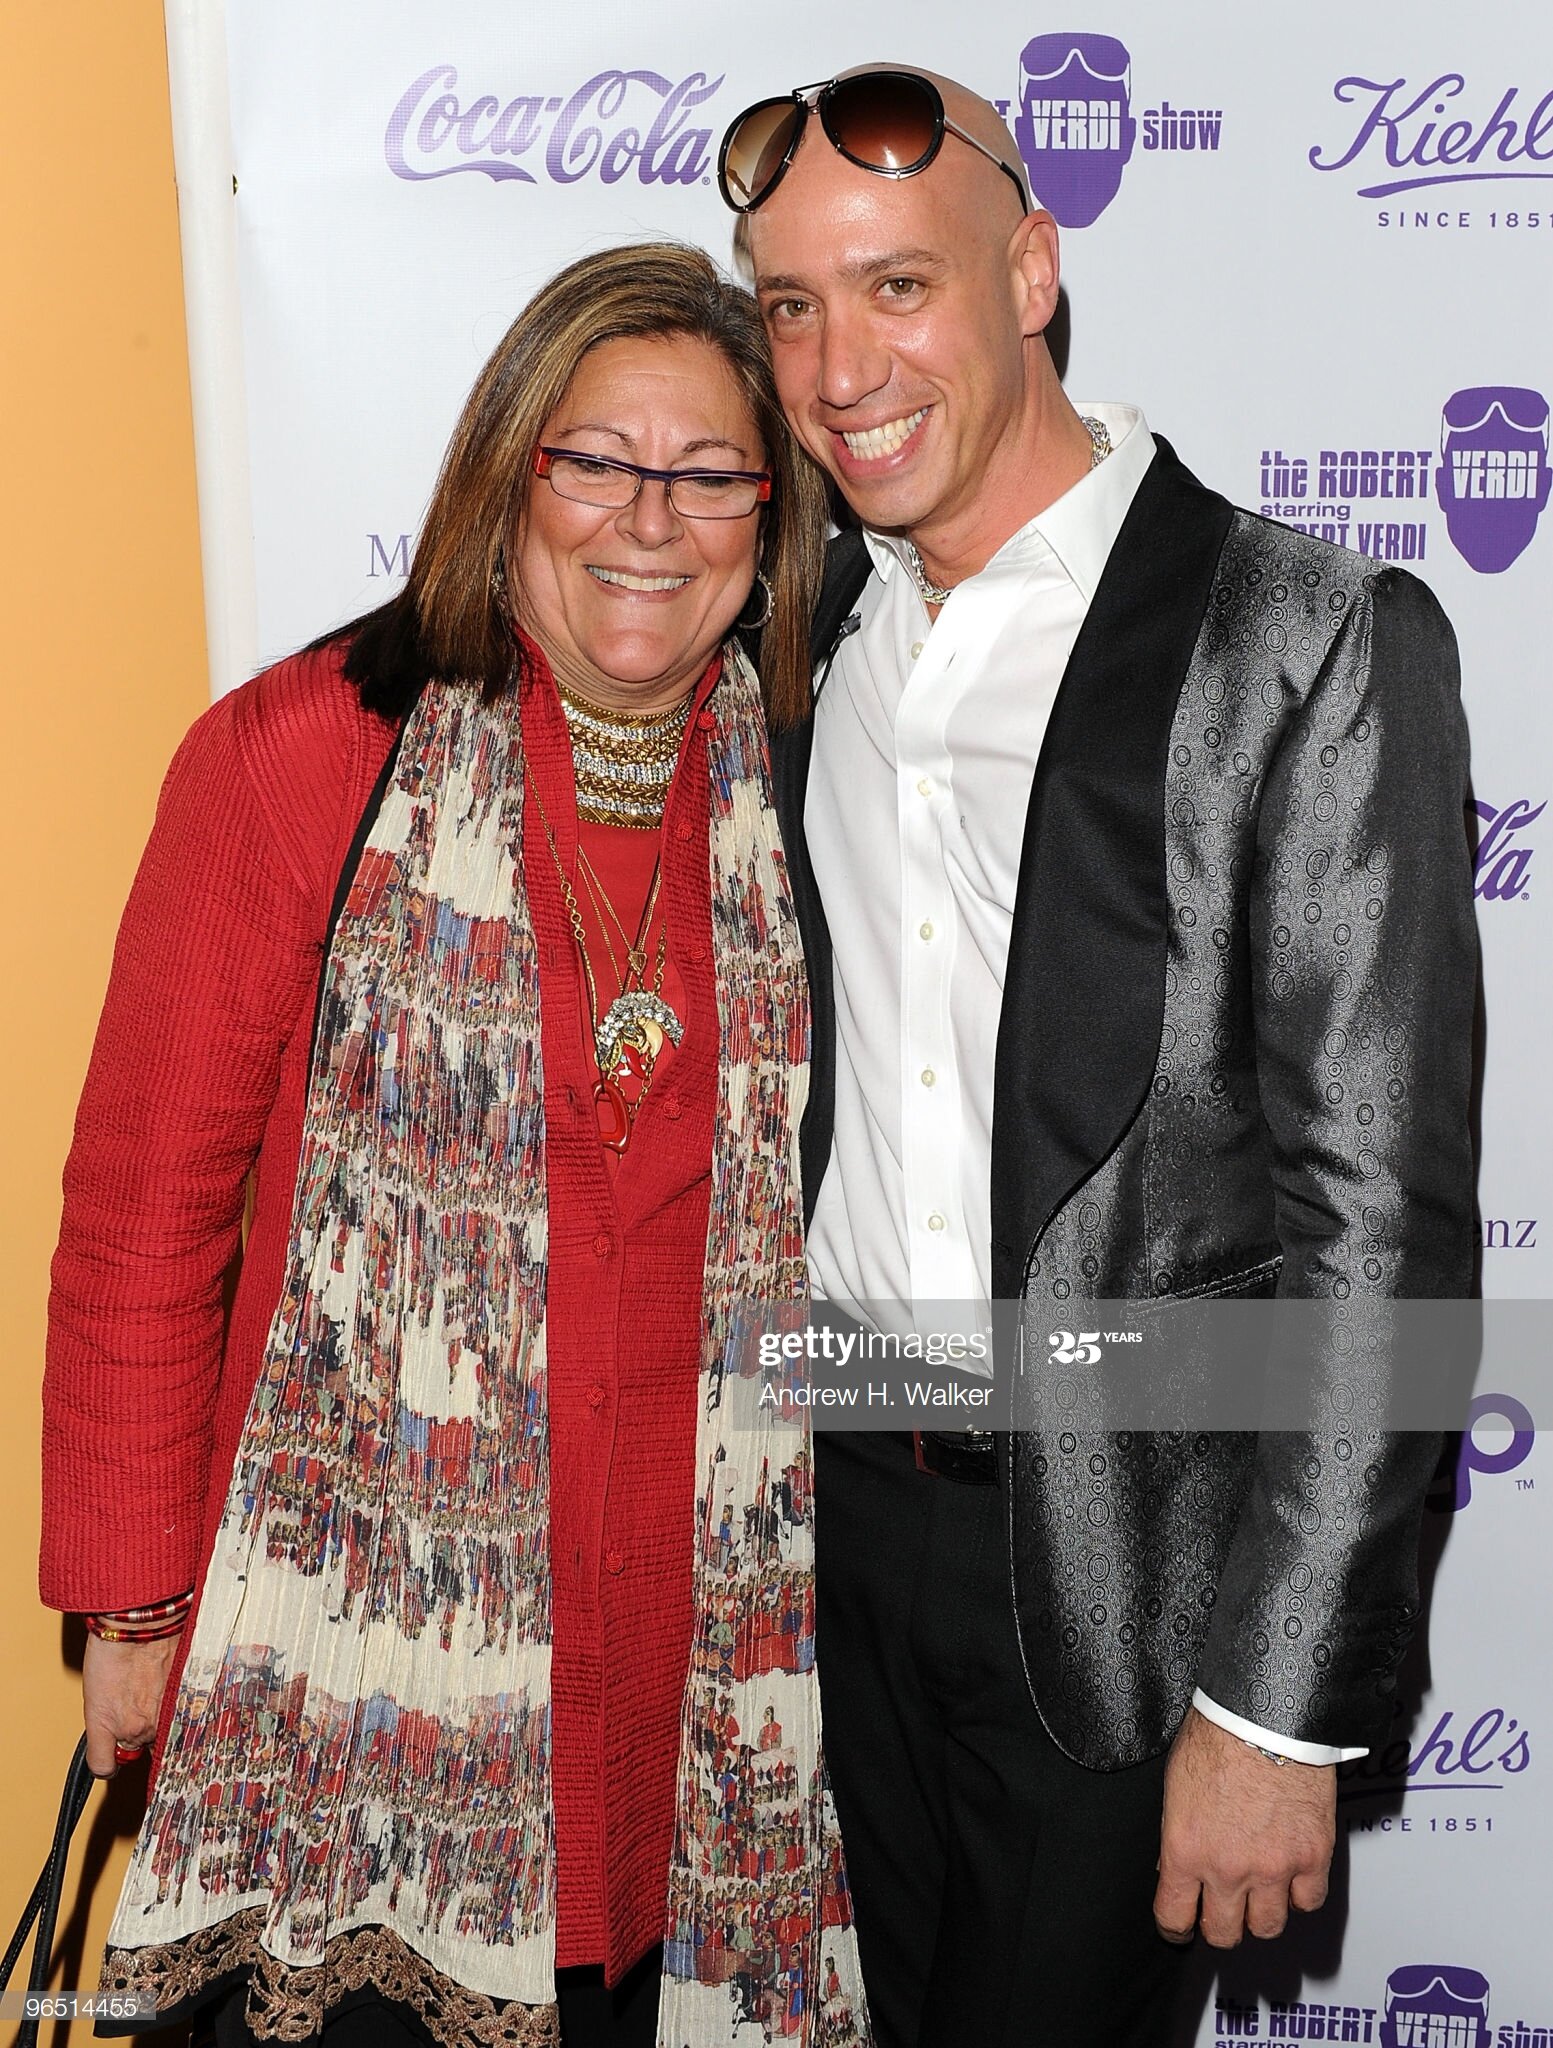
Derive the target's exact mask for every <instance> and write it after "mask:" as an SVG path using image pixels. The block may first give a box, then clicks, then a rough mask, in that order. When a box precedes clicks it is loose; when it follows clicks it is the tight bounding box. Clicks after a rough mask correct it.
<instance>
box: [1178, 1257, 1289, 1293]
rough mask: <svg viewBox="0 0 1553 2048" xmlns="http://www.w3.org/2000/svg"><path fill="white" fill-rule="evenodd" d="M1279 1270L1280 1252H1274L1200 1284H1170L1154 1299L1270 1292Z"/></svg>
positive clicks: (1280, 1267) (1274, 1284)
mask: <svg viewBox="0 0 1553 2048" xmlns="http://www.w3.org/2000/svg"><path fill="white" fill-rule="evenodd" d="M1282 1270H1283V1254H1282V1252H1275V1253H1274V1254H1273V1256H1272V1257H1271V1258H1270V1259H1260V1260H1258V1262H1257V1263H1256V1265H1254V1266H1242V1267H1241V1268H1240V1270H1239V1271H1238V1272H1235V1273H1227V1274H1225V1275H1224V1276H1223V1278H1221V1279H1218V1280H1205V1281H1204V1282H1203V1284H1202V1286H1201V1287H1179V1288H1173V1289H1172V1290H1171V1292H1170V1293H1169V1294H1156V1295H1154V1296H1152V1297H1151V1298H1152V1299H1153V1300H1154V1301H1211V1300H1213V1299H1214V1298H1215V1297H1216V1296H1218V1295H1221V1294H1260V1293H1261V1292H1262V1291H1263V1289H1264V1288H1266V1289H1267V1290H1268V1291H1269V1292H1271V1289H1272V1287H1276V1286H1277V1284H1278V1275H1279V1274H1280V1273H1281V1272H1282Z"/></svg>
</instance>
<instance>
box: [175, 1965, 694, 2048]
mask: <svg viewBox="0 0 1553 2048" xmlns="http://www.w3.org/2000/svg"><path fill="white" fill-rule="evenodd" d="M662 1968H663V1952H662V1950H661V1949H654V1950H653V1951H652V1952H651V1954H650V1955H646V1956H643V1958H642V1960H641V1961H640V1962H639V1963H638V1964H637V1965H636V1966H635V1968H634V1969H632V1970H631V1971H629V1972H628V1973H627V1975H626V1976H625V1977H623V1978H622V1979H621V1981H620V1983H618V1984H617V1985H616V1986H615V1988H614V1989H613V1991H610V1990H607V1989H606V1988H605V1984H604V1973H603V1971H602V1970H600V1969H579V1970H557V1972H556V1999H557V2001H558V2003H559V2005H560V2008H561V2043H562V2048H653V2044H654V2042H655V2041H656V2040H657V2038H658V1980H659V1976H660V1974H661V1972H662ZM246 2001H247V1993H246V1991H244V1990H238V1991H236V1992H234V1993H233V1994H231V1996H229V1997H228V1998H227V1999H226V2000H225V2001H224V2002H223V2003H222V2004H221V2005H220V2006H219V2007H218V2008H217V2010H216V2011H215V2013H214V2014H213V2015H212V2016H211V2022H210V2023H211V2024H213V2026H214V2032H213V2033H211V2034H202V2033H201V2031H200V2030H199V2029H198V2028H196V2030H195V2034H194V2043H195V2044H199V2043H201V2042H202V2041H207V2040H208V2041H210V2042H212V2043H213V2048H261V2044H259V2043H257V2042H256V2041H255V2039H254V2036H253V2034H252V2033H251V2032H250V2031H249V2029H248V2026H247V2024H246V2022H245V2021H244V2018H243V2008H244V2005H245V2003H246ZM322 2048H435V2044H433V2042H432V2037H431V2035H430V2034H428V2033H427V2031H426V2029H425V2028H424V2027H423V2026H422V2025H421V2023H420V2021H419V2020H418V2019H417V2018H416V2017H415V2015H414V2014H413V2013H410V2012H407V2011H405V2009H404V2008H403V2007H402V2006H398V2005H391V2004H389V2003H388V2002H387V2001H386V2000H384V1999H381V1998H378V1997H375V1996H374V1995H373V1994H372V1993H371V1992H364V1993H361V1994H359V1995H358V1996H357V1997H355V1998H354V1999H350V2000H347V2001H346V2002H345V2003H344V2004H343V2005H342V2007H341V2009H340V2010H339V2011H338V2012H337V2013H332V2014H331V2015H330V2016H329V2018H328V2019H327V2020H326V2021H325V2022H324V2030H323V2036H322Z"/></svg>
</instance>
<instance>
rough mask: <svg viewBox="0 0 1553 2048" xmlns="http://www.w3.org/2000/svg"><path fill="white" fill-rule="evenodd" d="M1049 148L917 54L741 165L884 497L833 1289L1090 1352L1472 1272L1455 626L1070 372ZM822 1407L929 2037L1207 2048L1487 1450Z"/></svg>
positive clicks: (887, 1923) (803, 871) (808, 864)
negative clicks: (908, 1422)
mask: <svg viewBox="0 0 1553 2048" xmlns="http://www.w3.org/2000/svg"><path fill="white" fill-rule="evenodd" d="M1018 162H1019V159H1018V157H1017V155H1016V153H1015V151H1014V147H1013V144H1012V142H1011V141H1010V138H1009V136H1008V133H1007V131H1006V129H1005V128H1004V127H1003V125H1002V123H1001V122H1000V121H999V120H998V119H997V117H996V115H995V114H994V112H993V110H992V109H991V108H990V107H989V106H987V105H986V104H985V103H984V102H983V101H981V100H979V99H977V98H976V97H975V96H974V95H972V94H970V93H969V92H967V91H966V90H965V89H964V88H962V87H959V86H956V85H954V84H953V83H951V82H949V81H947V80H942V79H934V78H932V77H930V76H929V75H928V74H920V73H909V74H906V75H905V77H904V78H903V77H902V75H901V73H899V72H898V71H890V70H888V69H881V68H879V67H864V68H862V69H860V70H858V71H856V72H853V73H849V74H847V75H846V78H845V79H844V80H842V81H838V82H836V83H835V84H834V85H833V86H832V87H831V88H829V89H827V90H826V91H824V92H820V93H818V94H816V93H815V92H813V91H810V92H809V94H808V96H807V97H806V98H804V99H799V98H798V97H797V96H794V97H793V98H791V99H789V100H788V101H786V102H782V101H773V102H769V103H764V104H763V105H762V106H761V107H760V108H757V109H755V110H752V112H751V114H750V115H749V116H748V117H741V118H740V120H739V121H738V122H735V123H734V125H733V127H732V128H731V129H730V131H729V136H728V139H727V142H726V143H725V148H724V157H723V162H722V175H723V186H724V196H725V197H726V198H728V199H729V200H730V202H731V203H733V204H734V205H736V206H737V207H739V208H741V209H743V211H744V218H743V220H742V221H741V223H740V229H739V235H738V241H739V243H740V245H741V248H742V250H743V252H744V253H745V254H746V255H747V257H748V260H749V263H750V266H751V269H752V274H753V278H754V284H755V289H756V291H757V293H758V296H759V299H760V303H761V306H762V309H763V312H764V316H765V320H766V324H767V328H768V331H769V333H770V336H771V341H772V346H773V351H774V355H775V360H776V368H777V378H778V383H779V386H780V389H781V393H782V398H783V402H784V404H785V406H786V410H787V414H788V417H789V419H790V421H791V423H792V426H793V429H794V431H795V432H796V433H797V434H798V436H799V437H800V439H801V440H802V441H803V443H804V445H805V446H806V447H807V448H808V450H809V452H810V453H811V454H812V455H813V456H814V458H815V460H816V461H817V462H819V463H820V464H821V465H822V466H823V467H824V468H825V469H826V470H827V471H828V472H829V473H830V475H831V477H832V478H833V479H834V481H835V483H836V485H837V487H838V488H839V490H840V492H841V493H842V495H843V496H844V497H845V498H846V500H847V501H848V503H849V504H850V506H851V508H852V510H853V512H854V513H855V514H856V517H857V519H858V521H859V523H860V526H861V532H855V533H848V534H844V535H843V536H842V537H841V538H840V539H839V540H838V541H837V542H835V543H834V544H833V547H832V550H831V559H830V563H829V568H828V574H827V581H826V589H825V594H824V597H823V599H822V602H821V605H820V609H819V615H818V619H817V624H816V635H815V656H816V683H817V688H818V695H817V702H816V708H815V711H814V714H813V717H812V719H811V720H810V721H809V722H808V723H806V724H805V725H803V726H802V727H800V728H797V729H795V730H791V731H789V732H787V733H785V734H783V735H781V736H779V738H778V740H777V742H776V745H775V749H774V758H775V766H776V773H777V778H778V795H779V804H780V805H781V806H782V809H783V822H784V833H785V837H786V842H787V847H788V852H789V859H790V862H791V867H792V874H793V887H794V891H795V895H796V897H797V901H798V904H799V909H800V914H801V916H802V919H803V923H804V930H805V944H806V949H807V952H808V957H809V965H810V975H811V981H812V989H813V1002H814V1015H815V1041H814V1056H813V1073H812V1089H811V1107H810V1113H809V1116H808V1120H807V1122H806V1125H805V1131H804V1146H805V1181H806V1197H807V1200H808V1203H809V1205H810V1208H811V1211H812V1222H811V1233H812V1234H811V1246H812V1252H811V1264H812V1270H813V1276H814V1281H815V1287H816V1291H817V1292H818V1293H820V1294H822V1295H824V1296H826V1297H828V1298H829V1299H830V1300H831V1301H833V1302H837V1303H840V1304H841V1305H842V1306H843V1307H846V1308H850V1309H852V1310H853V1311H854V1312H858V1313H866V1312H867V1310H866V1308H865V1305H869V1304H875V1305H876V1304H881V1303H889V1302H891V1301H894V1302H897V1303H902V1304H906V1305H907V1307H906V1311H905V1312H906V1313H907V1314H908V1315H909V1313H910V1307H909V1305H910V1304H911V1303H912V1302H917V1303H922V1302H925V1301H934V1302H951V1301H968V1302H977V1303H981V1304H985V1303H987V1302H989V1301H991V1300H995V1299H996V1300H1003V1299H1006V1300H1017V1299H1018V1298H1019V1297H1021V1296H1022V1297H1023V1300H1024V1315H1025V1326H1026V1330H1027V1332H1034V1333H1036V1341H1037V1344H1038V1345H1039V1346H1041V1348H1042V1351H1043V1355H1044V1338H1043V1337H1041V1336H1040V1334H1039V1333H1041V1332H1043V1331H1049V1330H1050V1329H1051V1328H1053V1327H1054V1326H1055V1325H1056V1324H1058V1323H1062V1322H1072V1321H1073V1320H1074V1316H1073V1312H1072V1311H1071V1310H1068V1311H1063V1310H1061V1309H1060V1308H1059V1306H1058V1305H1059V1304H1062V1303H1065V1302H1066V1303H1076V1302H1079V1301H1082V1300H1083V1299H1085V1298H1091V1299H1097V1300H1099V1299H1106V1298H1116V1297H1141V1296H1147V1297H1150V1298H1153V1299H1156V1300H1157V1299H1161V1298H1164V1299H1169V1298H1171V1297H1177V1296H1201V1295H1208V1294H1237V1293H1245V1294H1252V1295H1259V1294H1267V1295H1271V1294H1277V1295H1280V1296H1283V1297H1287V1298H1291V1299H1293V1298H1301V1297H1305V1298H1312V1299H1317V1300H1343V1299H1347V1298H1349V1297H1350V1296H1357V1297H1360V1298H1362V1297H1364V1296H1366V1295H1368V1296H1372V1297H1373V1296H1440V1295H1459V1294H1464V1293H1466V1292H1467V1291H1468V1285H1469V1281H1470V1274H1471V1249H1472V1246H1471V1215H1472V1193H1471V1179H1472V1169H1471V1158H1470V1147H1469V1139H1468V1113H1467V1112H1468V1095H1469V1066H1470V1053H1469V1044H1470V1018H1471V1010H1472V1002H1473V988H1474V975H1475V950H1474V947H1475V942H1474V936H1473V920H1472V904H1471V881H1470V873H1469V865H1468V854H1467V847H1466V842H1465V834H1464V829H1463V810H1462V807H1463V801H1464V798H1465V794H1466V786H1465V776H1466V770H1465V759H1466V755H1465V739H1464V732H1463V725H1462V720H1461V714H1460V709H1459V705H1458V701H1457V675H1456V664H1455V654H1454V643H1453V641H1452V637H1451V633H1450V629H1449V627H1448V625H1447V623H1446V622H1445V620H1444V618H1443V617H1442V615H1441V613H1440V611H1439V608H1438V606H1437V605H1436V604H1435V602H1434V599H1433V598H1432V597H1431V596H1430V594H1429V592H1428V591H1427V590H1426V589H1424V588H1423V586H1422V585H1420V584H1419V583H1417V582H1415V581H1413V580H1412V579H1410V578H1409V577H1408V576H1406V575H1405V574H1403V573H1401V572H1399V571H1396V570H1391V569H1387V570H1376V569H1375V568H1374V567H1373V566H1372V565H1370V564H1368V563H1366V562H1365V561H1363V560H1362V559H1360V558H1359V557H1357V556H1354V555H1351V554H1348V553H1346V552H1342V551H1340V550H1337V549H1335V548H1331V547H1327V546H1324V545H1322V544H1320V543H1317V542H1315V541H1313V540H1310V539H1307V538H1304V537H1302V536H1298V535H1296V534H1293V533H1291V532H1288V531H1286V530H1285V529H1283V528H1280V527H1278V526H1275V525H1272V524H1270V523H1268V522H1265V521H1263V520H1260V519H1256V518H1253V517H1251V516H1250V515H1248V514H1245V513H1241V512H1237V511H1235V510H1234V509H1233V508H1232V507H1231V506H1230V505H1229V504H1228V503H1227V502H1226V501H1225V500H1224V499H1222V498H1220V497H1218V496H1217V495H1216V494H1214V493H1213V492H1211V491H1209V490H1206V489H1204V487H1203V486H1202V485H1201V484H1199V483H1198V482H1197V481H1196V479H1195V478H1194V477H1192V476H1191V475H1190V474H1189V473H1188V471H1187V470H1186V469H1185V468H1184V467H1183V465H1182V464H1181V463H1180V462H1179V461H1178V459H1177V458H1176V456H1175V454H1174V453H1173V451H1172V450H1171V449H1170V447H1169V445H1168V444H1167V443H1166V442H1164V441H1162V440H1157V439H1155V438H1154V437H1152V436H1151V434H1150V432H1149V429H1148V427H1147V426H1146V425H1145V423H1144V421H1143V420H1142V418H1141V417H1140V415H1139V414H1138V413H1137V412H1136V411H1134V410H1133V409H1131V408H1129V407H1127V406H1123V405H1084V406H1080V407H1078V408H1075V407H1074V406H1072V405H1070V404H1069V402H1068V400H1067V398H1066V397H1065V395H1064V393H1063V391H1062V388H1061V386H1060V384H1059V382H1058V379H1057V375H1056V372H1055V370H1054V367H1053V364H1052V360H1051V357H1050V354H1049V352H1048V350H1047V348H1046V345H1045V342H1044V339H1043V335H1044V330H1045V328H1046V326H1047V323H1048V322H1049V321H1050V320H1051V318H1052V315H1053V312H1054V310H1055V308H1056V305H1057V294H1058V265H1057V238H1056V231H1055V225H1054V223H1053V221H1052V219H1051V216H1050V215H1049V214H1047V213H1045V212H1043V211H1034V212H1032V211H1029V210H1028V207H1027V204H1026V199H1025V195H1024V191H1023V187H1022V181H1021V177H1020V173H1019V170H1018V168H1017V166H1018ZM1187 260H1188V255H1187V244H1186V241H1185V238H1184V235H1183V262H1185V261H1187ZM875 1314H876V1317H877V1314H878V1311H877V1310H875ZM818 1442H819V1451H818V1458H817V1467H816V1484H817V1488H818V1497H817V1507H816V1517H817V1530H818V1541H819V1544H820V1546H821V1555H820V1563H819V1587H820V1594H819V1597H820V1610H819V1630H820V1636H821V1639H822V1641H823V1645H824V1648H823V1655H822V1659H821V1662H822V1665H823V1668H824V1673H825V1696H824V1700H825V1718H826V1748H827V1753H828V1756H829V1760H830V1765H831V1771H832V1775H833V1779H834V1786H835V1794H836V1801H837V1806H838V1809H839V1812H840V1817H841V1822H842V1828H843V1833H844V1836H845V1839H846V1844H847V1853H848V1861H849V1867H850V1873H851V1882H852V1886H853V1890H854V1894H855V1898H856V1908H857V1922H858V1934H859V1941H860V1945H861V1953H862V1961H863V1968H864V1974H865V1978H866V1981H867V1985H868V1990H869V1997H870V2002H871V2005H872V2008H873V2013H874V2021H875V2026H876V2029H877V2033H878V2038H879V2041H880V2043H881V2048H971V2044H973V2043H974V2044H975V2048H1004V2044H1007V2048H1012V2044H1014V2043H1016V2042H1017V2043H1019V2044H1020V2048H1031V2044H1046V2043H1050V2044H1057V2043H1061V2044H1063V2048H1075V2044H1095V2048H1101V2044H1104V2048H1121V2044H1127V2043H1138V2044H1142V2043H1149V2044H1157V2043H1159V2042H1160V2041H1161V2040H1162V2039H1163V2038H1164V2031H1163V2029H1164V2025H1165V2018H1166V2015H1167V2014H1168V2009H1169V2005H1170V2002H1171V1997H1172V1993H1173V1989H1174V1985H1175V1981H1176V1980H1175V1964H1176V1959H1177V1958H1178V1956H1179V1953H1180V1947H1179V1945H1180V1944H1183V1943H1186V1942H1189V1941H1190V1940H1191V1939H1192V1937H1193V1934H1194V1931H1195V1930H1196V1929H1198V1928H1200V1929H1201V1931H1202V1933H1203V1935H1204V1937H1205V1938H1206V1939H1207V1940H1208V1941H1209V1942H1211V1943H1213V1944H1215V1945H1216V1946H1228V1945H1232V1944H1233V1943H1235V1942H1237V1941H1238V1940H1239V1939H1240V1938H1241V1936H1242V1934H1243V1933H1245V1932H1247V1931H1249V1932H1250V1933H1251V1934H1253V1935H1258V1936H1270V1935H1273V1934H1276V1933H1277V1932H1279V1931H1280V1929H1281V1928H1282V1927H1283V1925H1284V1923H1285V1920H1286V1917H1287V1915H1288V1912H1289V1910H1290V1908H1291V1907H1293V1908H1296V1909H1299V1910H1302V1911H1309V1910H1311V1909H1313V1908H1315V1907H1317V1906H1319V1905H1320V1903H1321V1901H1322V1899H1323V1897H1324V1895H1325V1889H1326V1883H1327V1870H1328V1864H1329V1860H1330V1856H1331V1851H1332V1844H1333V1833H1334V1813H1335V1765H1336V1763H1337V1762H1338V1761H1340V1760H1341V1759H1342V1758H1343V1757H1345V1756H1353V1755H1358V1754H1362V1753H1363V1750H1364V1748H1365V1746H1366V1745H1368V1744H1370V1743H1373V1742H1374V1741H1375V1740H1376V1739H1377V1737H1378V1736H1379V1735H1380V1733H1381V1732H1382V1731H1383V1729H1384V1728H1385V1725H1386V1723H1387V1720H1388V1718H1389V1715H1390V1712H1391V1704H1392V1692H1393V1687H1394V1682H1395V1672H1396V1667H1397V1663H1398V1661H1399V1659H1400V1656H1401V1653H1402V1649H1403V1646H1404V1644H1405V1642H1406V1639H1407V1635H1408V1632H1409V1629H1410V1627H1411V1624H1412V1621H1413V1618H1414V1615H1415V1611H1416V1606H1417V1588H1416V1573H1415V1565H1414V1551H1415V1546H1416V1539H1417V1530H1418V1523H1419V1515H1420V1509H1421V1504H1422V1500H1423V1495H1424V1491H1425V1488H1426V1486H1427V1483H1428V1480H1429V1476H1430V1472H1431V1469H1432V1467H1433V1465H1434V1462H1435V1458H1436V1455H1437V1451H1438V1442H1437V1440H1436V1439H1430V1438H1426V1437H1423V1436H1411V1437H1407V1436H1383V1435H1380V1434H1378V1433H1376V1432H1374V1431H1365V1430H1362V1429H1356V1430H1352V1431H1349V1432H1348V1433H1347V1434H1343V1433H1342V1432H1341V1431H1339V1430H1336V1429H1333V1430H1329V1431H1327V1432H1325V1433H1311V1434H1306V1435H1300V1436H1293V1435H1289V1434H1283V1435H1276V1436H1275V1435H1270V1434H1264V1435H1263V1436H1262V1437H1260V1438H1257V1437H1254V1436H1238V1437H1237V1436H1231V1435H1217V1436H1209V1435H1201V1434H1190V1433H1186V1432H1182V1433H1178V1434H1175V1435H1169V1436H1132V1437H1113V1438H1094V1439H1083V1438H1063V1439H1058V1438H1050V1437H1047V1438H1042V1437H1036V1436H1033V1435H1020V1434H1017V1433H1016V1434H1014V1435H1013V1436H1011V1437H1008V1438H1006V1439H1004V1440H1003V1441H1002V1442H1001V1443H999V1442H998V1441H997V1440H996V1439H994V1438H992V1437H990V1436H981V1437H978V1436H976V1435H975V1434H974V1433H968V1434H967V1435H965V1436H962V1437H957V1438H951V1437H938V1438H935V1437H933V1436H931V1435H919V1436H918V1437H917V1439H916V1441H915V1443H913V1440H912V1438H910V1437H909V1436H908V1437H904V1438H901V1437H891V1436H883V1435H872V1436H870V1435H852V1436H848V1435H840V1434H830V1435H827V1436H823V1437H821V1438H820V1439H819V1440H818ZM1161 1935H1163V1936H1164V1937H1165V1939H1164V1940H1161V1939H1160V1936H1161ZM1171 1944H1175V1945H1176V1946H1174V1947H1173V1946H1172V1945H1171Z"/></svg>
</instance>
